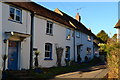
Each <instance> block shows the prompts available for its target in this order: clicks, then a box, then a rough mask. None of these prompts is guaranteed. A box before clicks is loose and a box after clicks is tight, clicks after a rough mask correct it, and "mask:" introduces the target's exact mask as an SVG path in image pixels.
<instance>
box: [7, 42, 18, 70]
mask: <svg viewBox="0 0 120 80" xmlns="http://www.w3.org/2000/svg"><path fill="white" fill-rule="evenodd" d="M17 69H18V42H17V41H9V46H8V70H17Z"/></svg>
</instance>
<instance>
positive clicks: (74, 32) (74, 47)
mask: <svg viewBox="0 0 120 80" xmlns="http://www.w3.org/2000/svg"><path fill="white" fill-rule="evenodd" d="M73 34H74V36H73V46H74V47H73V49H74V61H75V30H74V33H73Z"/></svg>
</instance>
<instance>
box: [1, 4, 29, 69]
mask: <svg viewBox="0 0 120 80" xmlns="http://www.w3.org/2000/svg"><path fill="white" fill-rule="evenodd" d="M2 13H3V14H2V16H3V18H2V21H3V22H2V39H3V40H4V39H6V35H5V32H12V31H15V32H20V33H24V34H30V13H29V12H27V11H25V10H22V23H17V22H13V21H10V20H8V19H9V5H8V4H4V3H3V4H2ZM29 42H30V37H29V38H27V39H25V40H24V41H23V42H21V51H20V52H21V53H19V54H18V55H19V58H20V61H19V62H20V64H19V67H20V69H22V68H24V69H28V68H29V54H30V52H29V51H30V50H29V49H30V45H29V44H30V43H29ZM2 50H3V51H2V53H3V54H4V53H5V43H3V44H2Z"/></svg>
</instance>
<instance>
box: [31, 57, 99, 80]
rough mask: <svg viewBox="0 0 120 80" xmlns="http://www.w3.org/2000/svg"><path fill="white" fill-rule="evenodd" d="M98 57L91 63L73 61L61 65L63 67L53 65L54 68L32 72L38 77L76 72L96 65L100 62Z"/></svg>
mask: <svg viewBox="0 0 120 80" xmlns="http://www.w3.org/2000/svg"><path fill="white" fill-rule="evenodd" d="M95 61H96V59H94V60H92V61H90V62H89V63H87V64H86V63H80V64H78V63H74V64H73V63H72V65H70V66H61V67H52V68H42V71H43V73H40V74H38V73H36V74H34V73H32V75H33V76H35V77H38V78H47V79H49V78H53V77H55V76H56V75H60V74H64V73H69V72H75V71H78V70H80V69H83V68H88V67H91V66H94V65H96V64H99V62H97V61H98V60H97V61H96V62H95Z"/></svg>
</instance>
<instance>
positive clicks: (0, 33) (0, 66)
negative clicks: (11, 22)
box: [0, 2, 3, 80]
mask: <svg viewBox="0 0 120 80" xmlns="http://www.w3.org/2000/svg"><path fill="white" fill-rule="evenodd" d="M0 12H1V14H0V80H1V78H2V68H3V66H2V62H3V60H2V42H3V41H2V3H1V2H0Z"/></svg>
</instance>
